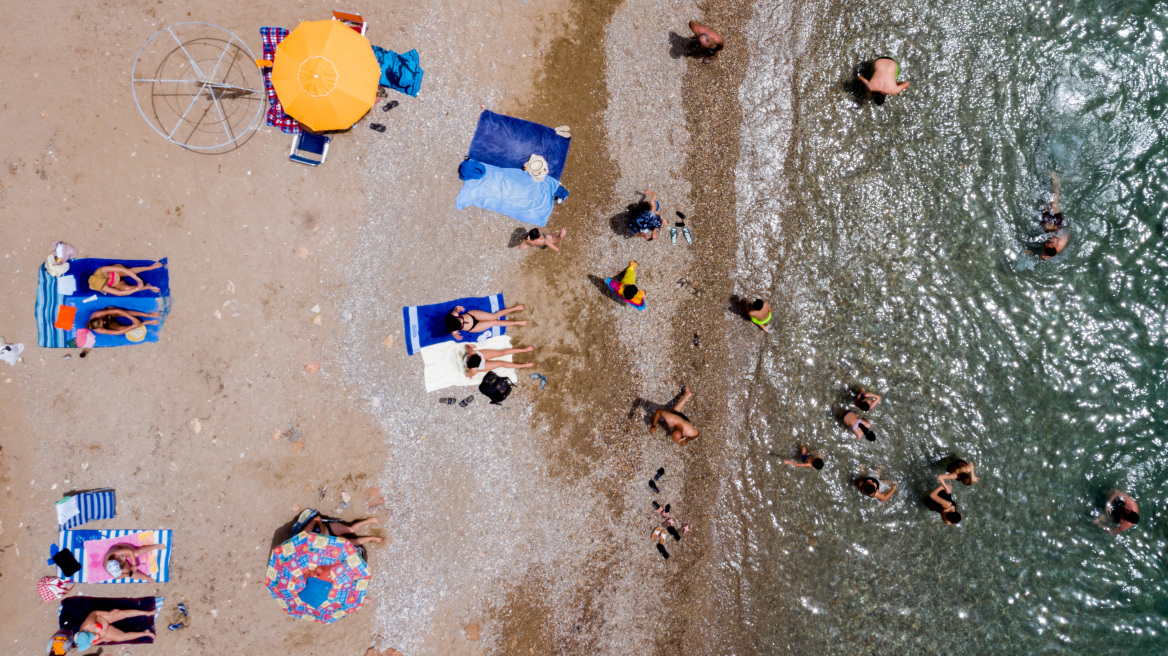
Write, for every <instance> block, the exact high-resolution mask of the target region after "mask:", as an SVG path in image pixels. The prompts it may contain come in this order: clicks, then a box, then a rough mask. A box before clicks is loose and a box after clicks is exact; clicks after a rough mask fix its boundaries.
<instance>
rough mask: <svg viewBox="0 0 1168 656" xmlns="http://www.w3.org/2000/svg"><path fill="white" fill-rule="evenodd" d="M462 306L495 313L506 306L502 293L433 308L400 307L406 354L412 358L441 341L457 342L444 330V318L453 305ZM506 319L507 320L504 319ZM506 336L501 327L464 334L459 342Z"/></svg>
mask: <svg viewBox="0 0 1168 656" xmlns="http://www.w3.org/2000/svg"><path fill="white" fill-rule="evenodd" d="M459 305H461V306H462V307H463V308H464V309H466V310H482V311H484V312H492V313H493V312H498V311H499V310H502V309H503V308H505V307H507V306H506V305H504V304H503V295H502V294H492V295H491V296H484V297H482V298H460V299H458V300H455V301H447V302H445V303H435V304H433V305H407V306H406V307H403V308H402V320H403V321H404V322H405V326H406V353H408V354H409V355H413V354H415V353H417V352H418V351H421V350H422V347H423V346H430V345H431V344H441V343H442V342H453V341H456V340H455V339H454V336H453V335H451V334H450V331H449V330H447V329H446V323H445V321H446V315H448V314H450V311H451V310H453V309H454V308H455V307H456V306H459ZM503 318H504V319H506V317H503ZM506 333H507V329H506V328H505V327H503V326H495V327H494V328H490V329H488V330H484V331H483V332H481V333H466V332H463V333H461V334H462V339H461V340H458V341H462V342H478V341H483V340H486V339H490V338H491V337H501V336H503V335H504V334H506Z"/></svg>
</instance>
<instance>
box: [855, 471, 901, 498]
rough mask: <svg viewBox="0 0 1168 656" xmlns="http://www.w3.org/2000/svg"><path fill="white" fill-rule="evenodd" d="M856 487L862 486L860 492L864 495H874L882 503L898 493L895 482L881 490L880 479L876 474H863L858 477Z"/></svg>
mask: <svg viewBox="0 0 1168 656" xmlns="http://www.w3.org/2000/svg"><path fill="white" fill-rule="evenodd" d="M856 487H858V488H860V493H861V494H863V495H864V496H866V497H872V498H873V499H875V500H877V501H879V502H881V503H883V502H885V501H888V500H889V499H891V498H892V495H893V494H895V493H896V483H893V484H892V485H890V486H889V487H888V489H887V490H885V491H883V492H881V491H880V487H881V483H880V479H878V478H876V477H875V476H868V475H864V476H861V477H860V478H858V479H856Z"/></svg>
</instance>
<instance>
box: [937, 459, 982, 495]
mask: <svg viewBox="0 0 1168 656" xmlns="http://www.w3.org/2000/svg"><path fill="white" fill-rule="evenodd" d="M980 480H981V479H980V478H978V477H977V476H976V475H975V474H974V473H973V463H971V462H967V461H965V460H954V461H953V462H951V463H949V466H948V467H946V468H945V473H944V474H941V475H940V476H938V477H937V482H938V483H940V484H941V485H943V486H944V487H945V491H947V492H950V493H952V492H953V485H952V484H951V483H950V482H949V481H961V484H962V485H973V484H974V483H976V482H978V481H980Z"/></svg>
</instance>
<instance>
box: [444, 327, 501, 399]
mask: <svg viewBox="0 0 1168 656" xmlns="http://www.w3.org/2000/svg"><path fill="white" fill-rule="evenodd" d="M475 348H477V349H479V350H482V349H493V350H502V349H509V348H511V338H510V337H508V336H507V335H503V336H502V337H491V338H490V339H485V340H483V341H481V342H478V343H476V344H475ZM465 356H466V345H465V344H460V343H458V342H442V343H440V344H431V345H430V346H426V347H423V348H422V362H424V363H425V365H426V391H427V392H433V391H435V390H440V389H443V388H445V387H455V386H470V385H476V386H477V385H478V384H479V383H481V382H483V377H485V376H486V375H487V373H486V372H485V371H481V372H479V373H478V375H476V376H475V377H474V378H467V377H466V365H465V364H463V358H464V357H465ZM511 357H512V356H510V355H506V356H503V357H502V358H500V359H502V360H506V361H507V362H512V359H511ZM494 371H495V375H496V376H502V377H504V378H510V379H511V382H512V383H515V384H519V377H518V376H516V375H515V370H514V369H508V368H503V367H500V368H498V369H495V370H494Z"/></svg>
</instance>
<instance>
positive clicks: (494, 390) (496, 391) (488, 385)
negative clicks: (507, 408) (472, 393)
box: [479, 371, 513, 405]
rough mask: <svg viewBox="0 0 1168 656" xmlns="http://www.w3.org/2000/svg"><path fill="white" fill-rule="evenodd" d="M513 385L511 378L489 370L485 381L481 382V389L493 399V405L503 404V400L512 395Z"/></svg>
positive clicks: (484, 378)
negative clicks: (497, 374)
mask: <svg viewBox="0 0 1168 656" xmlns="http://www.w3.org/2000/svg"><path fill="white" fill-rule="evenodd" d="M512 387H513V385H512V383H511V381H510V380H509V379H507V378H503V377H502V376H496V375H495V372H493V371H488V372H487V375H486V376H484V377H483V382H481V383H479V391H480V392H482V393H483V394H484V395H485V396H486V397H487V398H488V399H490V400H491V404H492V405H503V401H505V400H506V399H507V397H508V396H510V395H511V388H512Z"/></svg>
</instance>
